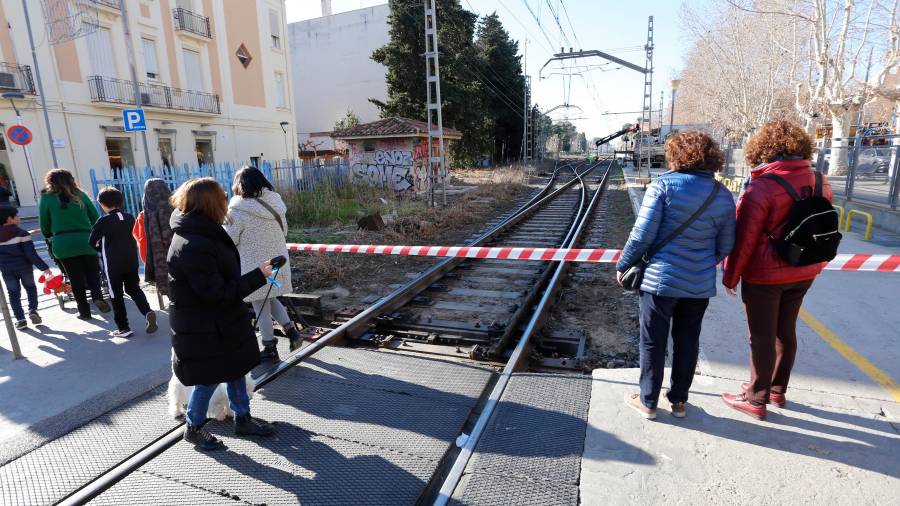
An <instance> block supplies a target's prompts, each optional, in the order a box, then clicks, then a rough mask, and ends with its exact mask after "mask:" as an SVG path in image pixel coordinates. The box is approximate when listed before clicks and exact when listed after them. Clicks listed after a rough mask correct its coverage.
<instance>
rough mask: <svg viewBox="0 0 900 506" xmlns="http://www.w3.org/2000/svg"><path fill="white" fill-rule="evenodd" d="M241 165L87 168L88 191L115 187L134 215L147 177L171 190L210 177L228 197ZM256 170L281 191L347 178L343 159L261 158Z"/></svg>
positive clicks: (343, 181) (341, 181)
mask: <svg viewBox="0 0 900 506" xmlns="http://www.w3.org/2000/svg"><path fill="white" fill-rule="evenodd" d="M245 165H248V164H247V163H244V162H241V163H231V162H224V163H219V164H208V165H189V164H183V165H175V166H164V167H160V166H151V167H144V168H143V169H140V168H137V167H125V168H122V169H117V170H109V169H106V170H102V171H97V170H95V169H91V170H90V173H91V190H92V191H93V195H95V196H96V195H97V193H98V192H99V191H100V189H102V188H104V187H107V186H114V187H116V188H118V189H119V191H121V192H122V194H123V195H124V197H125V209H124V210H125V211H126V212H128V213H130V214H132V215H133V216H137V214H138V213H139V212H140V211H141V202H142V201H143V196H144V182H145V181H147V180H148V179H150V178H154V177H157V178H160V179H162V180H164V181H165V182H166V184H167V185H168V186H169V189H170V190H172V191H174V190H175V188H178V187H179V186H181V184H183V183H184V182H185V181H187V180H188V179H191V178H195V177H212V178H214V179H215V180H216V181H218V182H219V184H221V185H222V188H224V189H225V193H226V194H227V195H228V198H231V195H232V191H231V184H232V182H233V180H234V174H235V172H237V171H238V170H240V168H241V167H243V166H245ZM259 169H260V170H261V171H262V172H263V174H265V176H266V178H267V179H268V180H269V181H271V182H272V185H273V186H274V187H275V189H276V190H277V191H278V192H280V193H282V194H286V193H294V192H303V191H312V190H315V189H316V188H319V187H320V186H322V185H323V184H330V185H334V186H341V185H343V184H347V183H349V181H350V178H349V175H350V168H349V166H348V165H347V164H346V163H345V162H344V161H343V160H337V161H333V162H330V163H324V164H322V163H315V162H303V161H297V160H284V161H281V162H275V163H272V162H268V161H263V162H261V163H260V165H259Z"/></svg>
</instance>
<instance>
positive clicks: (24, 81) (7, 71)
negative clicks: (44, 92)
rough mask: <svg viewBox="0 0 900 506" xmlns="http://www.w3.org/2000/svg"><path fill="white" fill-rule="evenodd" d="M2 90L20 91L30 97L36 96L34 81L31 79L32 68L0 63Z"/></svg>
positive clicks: (0, 88) (0, 85)
mask: <svg viewBox="0 0 900 506" xmlns="http://www.w3.org/2000/svg"><path fill="white" fill-rule="evenodd" d="M0 90H3V91H10V90H12V91H19V92H22V93H27V94H29V95H36V94H37V93H35V91H34V79H32V77H31V67H29V66H28V65H17V64H15V63H6V62H0Z"/></svg>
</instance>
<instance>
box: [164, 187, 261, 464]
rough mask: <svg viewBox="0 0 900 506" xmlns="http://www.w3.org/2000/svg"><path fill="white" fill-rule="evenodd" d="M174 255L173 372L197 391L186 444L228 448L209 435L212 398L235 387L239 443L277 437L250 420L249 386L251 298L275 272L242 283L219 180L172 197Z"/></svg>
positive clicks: (255, 357)
mask: <svg viewBox="0 0 900 506" xmlns="http://www.w3.org/2000/svg"><path fill="white" fill-rule="evenodd" d="M172 206H173V207H174V208H175V211H174V212H173V213H172V219H171V225H172V230H173V231H174V236H173V238H172V245H171V246H170V247H169V254H168V259H167V260H168V266H169V297H170V300H171V305H170V307H169V321H170V324H171V328H172V349H173V351H174V353H173V362H174V363H173V370H174V372H175V376H177V377H178V379H179V380H180V381H181V383H182V384H184V385H186V386H191V385H193V386H194V390H193V392H192V393H191V396H190V400H189V401H188V406H187V416H186V417H185V418H186V420H187V427H186V428H185V432H184V439H185V440H186V441H188V442H190V443H193V444H194V445H195V447H197V448H198V449H201V450H216V449H219V448H223V447H224V445H223V444H222V442H221V441H220V440H219V439H217V438H216V437H215V436H213V435H212V434H210V433H209V432H208V431H206V430H205V429H204V428H203V424H204V423H206V411H207V407H208V406H209V401H210V398H211V397H212V394H213V392H214V391H215V389H216V387H217V386H218V384H219V383H227V387H228V388H227V391H228V401H229V404H230V405H231V409H232V411H234V428H235V433H236V434H238V435H258V436H269V435H272V434H273V432H274V430H273V428H272V426H271V425H270V424H268V423H266V422H264V421H262V420H258V419H255V418H253V417H251V416H250V398H249V396H248V394H247V385H246V382H245V381H244V375H246V374H247V373H248V372H249V371H250V370H251V369H253V368H254V367H256V365H258V364H259V362H260V358H259V348H258V345H257V342H256V334H255V332H254V330H253V326H252V325H251V323H250V316H249V312H248V311H247V308H246V306H245V304H244V302H243V299H244V297H246V296H247V295H249V294H250V293H252V292H253V291H254V290H256V289H257V288H259V287H261V286H263V285H265V284H266V277H267V276H271V274H272V266H271V265H270V263H269V261H266V262H263V263H262V264H261V265H260V266H259V268H258V269H254V270H252V271H250V272H248V273H246V274H244V275H243V276H242V275H241V261H240V257H239V256H238V251H237V249H236V248H235V247H234V243H233V242H232V241H231V238H230V237H228V234H227V233H225V230H224V229H223V228H222V222H223V221H224V220H225V215H226V213H227V211H228V200H227V197H226V196H225V191H224V190H222V187H221V186H219V183H218V182H216V180H215V179H212V178H208V177H207V178H199V179H191V180H189V181H187V182H186V183H184V184H183V185H181V187H179V188H178V189H177V190H176V191H175V193H174V194H173V195H172Z"/></svg>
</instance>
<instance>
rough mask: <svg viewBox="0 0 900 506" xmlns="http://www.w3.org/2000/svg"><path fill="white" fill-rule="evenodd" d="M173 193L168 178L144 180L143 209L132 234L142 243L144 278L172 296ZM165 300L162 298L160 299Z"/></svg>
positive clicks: (163, 292)
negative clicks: (170, 286)
mask: <svg viewBox="0 0 900 506" xmlns="http://www.w3.org/2000/svg"><path fill="white" fill-rule="evenodd" d="M171 196H172V192H171V191H170V190H169V186H168V185H167V184H166V182H165V181H163V180H162V179H159V178H152V179H148V180H147V182H146V183H144V199H143V202H142V207H143V211H141V212H140V214H138V217H137V220H136V221H135V223H134V230H132V235H133V236H134V239H135V240H136V241H137V242H138V246H139V249H140V254H141V260H142V261H143V262H144V281H146V282H147V283H150V284H152V285H154V286H155V287H156V291H157V293H159V294H160V295H166V296H168V295H169V266H168V264H167V263H166V254H167V253H168V251H169V245H171V244H172V227H171V226H169V220H170V219H171V217H172V210H173V208H172V204H171V203H169V198H170V197H171ZM160 300H162V299H160Z"/></svg>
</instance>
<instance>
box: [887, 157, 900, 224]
mask: <svg viewBox="0 0 900 506" xmlns="http://www.w3.org/2000/svg"><path fill="white" fill-rule="evenodd" d="M893 162H894V163H893V164H892V167H891V169H892V170H889V171H888V172H889V173H890V174H891V187H890V194H889V195H888V204H890V206H891V209H897V193H898V191H897V190H898V189H900V188H898V187H900V170H898V169H900V145H896V146H894V155H893Z"/></svg>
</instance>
